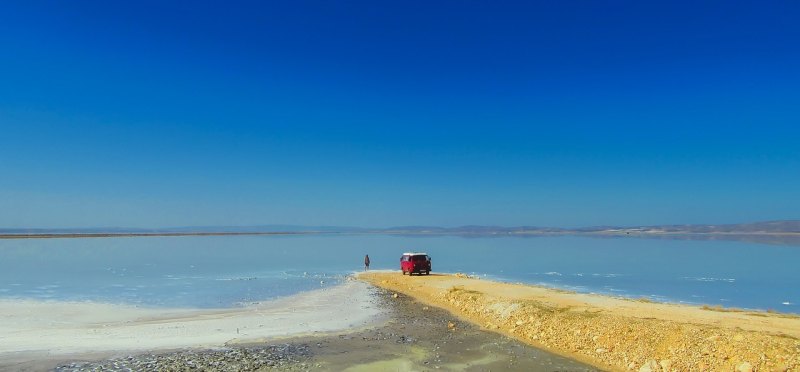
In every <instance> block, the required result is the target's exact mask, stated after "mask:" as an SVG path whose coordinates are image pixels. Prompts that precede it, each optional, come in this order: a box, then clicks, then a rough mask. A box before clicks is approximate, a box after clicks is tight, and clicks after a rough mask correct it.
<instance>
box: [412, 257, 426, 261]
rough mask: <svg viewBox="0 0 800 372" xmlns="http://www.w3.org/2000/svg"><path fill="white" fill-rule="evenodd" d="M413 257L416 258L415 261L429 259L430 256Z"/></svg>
mask: <svg viewBox="0 0 800 372" xmlns="http://www.w3.org/2000/svg"><path fill="white" fill-rule="evenodd" d="M411 259H412V260H414V261H427V260H428V256H414V257H411Z"/></svg>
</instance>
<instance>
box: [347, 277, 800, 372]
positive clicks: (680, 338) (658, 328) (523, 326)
mask: <svg viewBox="0 0 800 372" xmlns="http://www.w3.org/2000/svg"><path fill="white" fill-rule="evenodd" d="M359 278H360V279H363V280H366V281H368V282H370V283H372V284H374V285H377V286H380V287H383V288H386V289H389V290H393V291H397V292H400V293H404V294H407V295H410V296H413V297H414V298H416V299H418V300H420V301H421V302H424V303H427V304H430V305H434V306H438V307H442V308H445V309H447V310H449V311H450V312H452V313H453V314H455V315H457V316H459V317H461V318H463V319H465V320H469V321H471V322H473V323H475V324H478V325H480V326H482V327H485V328H487V329H491V330H495V331H497V332H500V333H503V334H506V335H509V336H512V337H514V338H517V339H519V340H521V341H523V342H526V343H528V344H531V345H534V346H537V347H541V348H544V349H547V350H550V351H553V352H556V353H559V354H562V355H566V356H570V357H573V358H576V359H578V360H582V361H585V362H588V363H591V364H593V365H595V366H598V367H600V368H605V369H612V370H646V371H658V370H668V371H672V370H743V371H747V370H797V369H800V340H799V339H800V317H797V316H792V315H786V314H771V313H763V312H746V311H718V310H714V309H710V310H709V309H704V308H702V307H694V306H685V305H676V304H662V303H651V302H640V301H633V300H626V299H620V298H613V297H607V296H600V295H590V294H578V293H571V292H565V291H559V290H554V289H548V288H543V287H537V286H530V285H521V284H511V283H500V282H492V281H486V280H479V279H475V278H469V277H465V276H463V275H430V276H414V277H409V276H404V275H401V274H400V272H370V273H367V274H362V275H359Z"/></svg>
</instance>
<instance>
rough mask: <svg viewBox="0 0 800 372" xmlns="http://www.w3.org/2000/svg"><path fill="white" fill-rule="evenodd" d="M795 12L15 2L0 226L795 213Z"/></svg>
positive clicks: (1, 75) (799, 59)
mask: <svg viewBox="0 0 800 372" xmlns="http://www.w3.org/2000/svg"><path fill="white" fill-rule="evenodd" d="M798 19H800V2H797V1H777V2H761V1H752V2H745V1H720V2H696V1H687V2H679V1H664V2H651V1H627V2H626V1H613V2H599V1H598V2H590V1H522V2H497V1H462V0H458V1H438V2H431V1H419V2H414V1H396V2H385V1H363V2H354V1H341V2H339V1H313V2H310V1H281V2H268V1H247V2H231V1H225V2H223V1H220V2H205V1H181V2H168V1H130V2H116V1H112V2H109V1H28V0H26V1H5V2H3V3H2V5H0V227H86V226H130V227H162V226H187V225H254V224H304V225H352V226H395V225H409V224H414V225H419V224H424V225H443V226H455V225H464V224H487V225H488V224H491V225H542V226H585V225H598V224H622V225H639V224H662V223H732V222H745V221H756V220H771V219H797V218H800V22H798Z"/></svg>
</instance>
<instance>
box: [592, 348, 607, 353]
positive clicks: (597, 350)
mask: <svg viewBox="0 0 800 372" xmlns="http://www.w3.org/2000/svg"><path fill="white" fill-rule="evenodd" d="M606 351H608V350H606V349H603V348H602V347H601V348H597V349H596V350H595V351H594V352H595V353H598V354H602V353H605V352H606Z"/></svg>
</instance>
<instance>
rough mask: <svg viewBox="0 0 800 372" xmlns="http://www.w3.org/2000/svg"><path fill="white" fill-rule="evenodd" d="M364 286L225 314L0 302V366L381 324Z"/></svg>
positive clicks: (350, 285) (327, 290)
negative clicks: (84, 355)
mask: <svg viewBox="0 0 800 372" xmlns="http://www.w3.org/2000/svg"><path fill="white" fill-rule="evenodd" d="M370 291H371V289H370V286H369V285H368V284H367V283H364V282H361V281H356V280H347V281H345V282H344V283H342V284H341V285H337V286H334V287H330V288H325V289H319V290H314V291H308V292H302V293H299V294H296V295H292V296H288V297H284V298H280V299H276V300H273V301H266V302H262V303H258V304H254V305H249V306H245V307H241V308H232V309H214V310H196V309H159V308H141V307H133V306H126V305H113V304H102V303H91V302H57V301H35V300H0V361H3V363H0V364H5V363H11V362H23V361H26V360H27V361H30V360H36V359H38V358H48V359H54V358H55V359H58V358H61V359H66V358H67V357H69V356H71V355H81V354H93V355H99V354H103V353H105V354H110V353H120V352H143V351H153V350H170V349H180V348H215V347H224V346H226V345H232V344H237V343H252V342H258V341H261V340H265V339H276V338H284V337H294V336H302V335H314V334H326V333H330V332H340V331H352V330H358V329H361V328H364V327H368V326H370V325H374V324H378V323H380V322H382V321H383V320H384V318H383V316H382V315H381V311H380V309H379V308H378V307H377V306H376V305H375V304H374V303H373V301H372V296H371V293H370Z"/></svg>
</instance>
